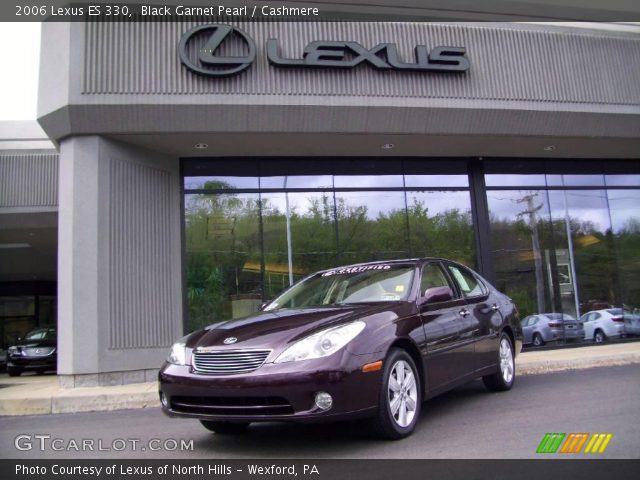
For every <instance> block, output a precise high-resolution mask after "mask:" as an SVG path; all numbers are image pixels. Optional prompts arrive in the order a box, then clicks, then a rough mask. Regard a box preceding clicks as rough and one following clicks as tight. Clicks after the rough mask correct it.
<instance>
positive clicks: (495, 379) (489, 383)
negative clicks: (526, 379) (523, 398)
mask: <svg viewBox="0 0 640 480" xmlns="http://www.w3.org/2000/svg"><path fill="white" fill-rule="evenodd" d="M498 362H499V365H498V371H497V372H496V373H494V374H493V375H487V376H484V377H482V381H483V382H484V385H485V386H486V387H487V388H488V389H489V390H491V391H494V392H501V391H505V390H510V389H511V387H513V382H515V379H516V364H515V360H514V356H513V345H512V343H511V339H510V338H509V336H508V335H505V334H504V333H503V334H502V336H501V337H500V348H499V349H498Z"/></svg>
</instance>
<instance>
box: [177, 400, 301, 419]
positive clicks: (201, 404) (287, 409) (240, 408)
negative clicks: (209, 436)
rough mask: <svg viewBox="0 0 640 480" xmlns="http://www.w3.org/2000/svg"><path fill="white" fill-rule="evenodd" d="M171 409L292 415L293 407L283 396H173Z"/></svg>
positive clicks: (213, 412)
mask: <svg viewBox="0 0 640 480" xmlns="http://www.w3.org/2000/svg"><path fill="white" fill-rule="evenodd" d="M170 402H171V409H172V410H173V411H176V412H181V413H196V414H201V415H252V416H262V415H291V414H292V413H293V407H292V406H291V404H290V403H289V402H287V400H285V399H284V398H281V397H185V396H174V397H171V400H170Z"/></svg>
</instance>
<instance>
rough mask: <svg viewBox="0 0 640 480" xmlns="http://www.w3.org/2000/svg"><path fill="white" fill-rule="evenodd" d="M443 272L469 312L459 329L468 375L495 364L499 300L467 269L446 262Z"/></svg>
mask: <svg viewBox="0 0 640 480" xmlns="http://www.w3.org/2000/svg"><path fill="white" fill-rule="evenodd" d="M447 270H448V271H449V273H450V274H451V277H452V279H453V281H454V282H455V283H456V285H457V286H458V288H459V289H460V292H461V293H462V296H463V297H464V299H465V302H466V304H467V310H468V313H469V314H468V315H465V316H464V317H463V318H462V327H461V328H462V330H461V336H462V338H463V339H464V341H465V346H464V352H465V353H466V355H465V360H466V365H467V368H468V369H469V371H470V372H472V371H476V370H482V369H483V368H486V367H490V366H493V365H496V364H497V363H498V349H499V348H500V337H499V334H500V327H501V325H502V322H503V317H502V313H501V311H500V301H499V299H498V298H496V297H495V294H494V293H492V292H491V290H490V289H489V287H488V286H487V285H485V284H484V282H483V281H482V280H481V279H480V278H479V277H478V276H476V275H475V274H473V272H471V270H468V269H467V268H465V267H463V266H461V265H457V264H453V263H447Z"/></svg>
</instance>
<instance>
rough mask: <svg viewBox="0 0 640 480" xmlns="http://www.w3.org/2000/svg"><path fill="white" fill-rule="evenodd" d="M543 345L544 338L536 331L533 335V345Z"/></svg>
mask: <svg viewBox="0 0 640 480" xmlns="http://www.w3.org/2000/svg"><path fill="white" fill-rule="evenodd" d="M543 345H544V340H543V339H542V335H540V334H539V333H536V334H535V335H534V336H533V346H534V347H541V346H543Z"/></svg>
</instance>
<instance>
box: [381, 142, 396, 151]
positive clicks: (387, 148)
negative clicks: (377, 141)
mask: <svg viewBox="0 0 640 480" xmlns="http://www.w3.org/2000/svg"><path fill="white" fill-rule="evenodd" d="M393 147H395V145H394V144H393V143H385V144H384V145H382V147H381V148H382V149H383V150H391V149H392V148H393Z"/></svg>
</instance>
